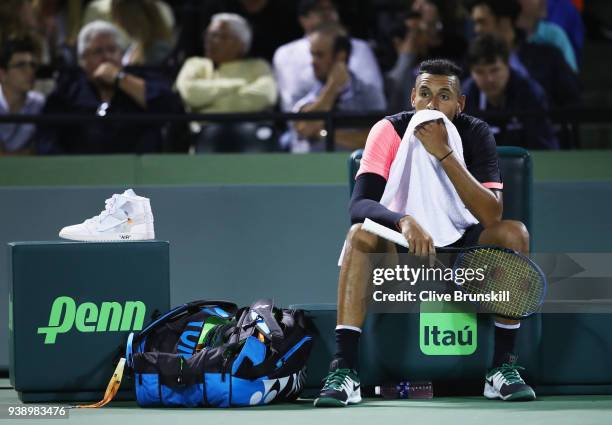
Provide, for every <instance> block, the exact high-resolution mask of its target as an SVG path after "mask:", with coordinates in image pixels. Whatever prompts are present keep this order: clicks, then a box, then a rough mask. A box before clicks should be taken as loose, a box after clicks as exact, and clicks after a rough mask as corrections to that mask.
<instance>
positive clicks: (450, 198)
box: [380, 110, 478, 246]
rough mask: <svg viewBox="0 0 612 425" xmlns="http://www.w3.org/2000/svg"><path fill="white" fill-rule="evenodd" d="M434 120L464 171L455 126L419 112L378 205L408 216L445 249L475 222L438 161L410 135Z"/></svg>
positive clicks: (436, 114)
mask: <svg viewBox="0 0 612 425" xmlns="http://www.w3.org/2000/svg"><path fill="white" fill-rule="evenodd" d="M438 119H443V120H444V124H445V125H446V132H447V133H448V144H449V146H450V148H451V149H452V150H453V151H454V155H455V157H456V158H457V159H458V160H459V161H460V162H461V164H462V165H463V166H464V167H465V161H464V159H463V144H462V143H461V137H460V136H459V132H458V131H457V128H456V127H455V125H454V124H453V123H452V122H451V121H450V120H449V119H448V118H446V115H444V114H443V113H442V112H440V111H432V110H424V111H419V112H417V113H415V114H414V116H413V117H412V119H411V120H410V123H409V124H408V128H407V129H406V133H405V134H404V137H403V138H402V142H401V144H400V146H399V149H398V152H397V155H396V156H395V159H394V160H393V163H392V164H391V170H390V172H389V179H388V180H387V185H386V186H385V191H384V193H383V195H382V198H381V200H380V203H381V205H383V206H385V207H387V208H388V209H389V210H391V211H396V212H399V213H402V214H407V215H411V216H412V217H414V218H415V220H416V221H417V222H418V223H419V224H420V225H421V226H422V227H423V228H424V229H425V230H426V231H427V232H429V234H430V235H431V237H432V238H433V241H434V245H435V246H446V245H449V244H451V243H453V242H455V241H457V240H458V239H459V238H461V236H462V235H463V233H464V232H465V229H466V228H468V227H469V226H471V225H473V224H476V223H478V220H476V218H475V217H474V216H473V215H472V213H471V212H470V211H469V210H468V209H467V208H466V207H465V205H464V204H463V201H462V200H461V198H460V197H459V194H458V193H457V190H455V187H454V186H453V184H452V183H451V181H450V179H449V178H448V176H447V175H446V172H445V171H444V169H443V168H442V164H441V163H440V161H438V159H437V158H435V157H434V156H433V155H431V154H430V153H428V152H427V151H426V150H425V147H424V146H423V144H422V143H421V141H420V140H419V139H418V138H417V137H416V136H415V135H414V129H415V128H416V126H418V125H419V124H422V123H424V122H427V121H432V120H438Z"/></svg>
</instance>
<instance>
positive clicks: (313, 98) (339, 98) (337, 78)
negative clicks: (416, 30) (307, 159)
mask: <svg viewBox="0 0 612 425" xmlns="http://www.w3.org/2000/svg"><path fill="white" fill-rule="evenodd" d="M308 39H309V41H310V52H311V55H312V69H313V74H314V75H315V78H316V79H317V81H316V84H315V86H314V87H313V88H312V89H311V91H310V92H309V93H308V94H307V95H306V96H304V97H303V98H302V99H301V100H299V101H298V102H297V103H296V105H295V107H294V112H323V111H331V110H337V111H356V112H365V111H384V110H385V108H386V103H385V98H384V95H383V91H382V89H381V88H380V87H377V86H375V85H373V84H370V83H367V82H366V81H364V80H362V79H360V78H359V77H358V76H357V75H356V74H355V73H353V72H352V71H350V70H349V65H348V63H349V61H350V56H351V40H350V38H349V37H348V36H347V34H346V32H344V30H343V29H342V28H341V27H340V26H339V25H338V24H334V23H328V24H322V26H320V27H318V28H317V29H316V30H314V31H312V32H311V33H310V35H309V37H308ZM294 128H295V133H294V134H295V137H294V138H293V140H292V141H291V146H290V148H291V150H292V151H293V152H310V151H321V150H323V149H324V146H325V138H324V136H325V134H326V133H325V131H324V128H325V126H324V123H323V122H322V121H299V122H296V123H295V124H294ZM367 133H368V132H367V130H365V131H364V130H352V129H342V130H337V131H336V133H335V139H336V145H337V146H339V147H341V148H344V149H351V150H352V149H355V148H359V147H363V146H364V144H365V140H366V138H367Z"/></svg>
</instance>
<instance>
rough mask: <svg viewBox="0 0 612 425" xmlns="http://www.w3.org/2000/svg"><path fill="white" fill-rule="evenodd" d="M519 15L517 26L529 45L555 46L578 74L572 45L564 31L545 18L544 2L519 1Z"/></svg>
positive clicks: (536, 0)
mask: <svg viewBox="0 0 612 425" xmlns="http://www.w3.org/2000/svg"><path fill="white" fill-rule="evenodd" d="M520 4H521V14H520V15H519V18H518V21H517V26H518V27H519V28H520V29H522V30H523V31H525V34H526V35H527V41H528V42H530V43H543V44H549V45H551V46H555V47H556V48H557V49H559V51H560V52H561V53H562V54H563V58H564V59H565V61H566V62H567V64H568V65H569V66H570V68H572V70H573V71H574V72H578V61H577V60H576V53H575V51H574V47H572V43H571V42H570V40H569V38H568V36H567V34H566V33H565V30H563V28H561V27H560V26H559V25H557V24H555V23H554V22H549V21H546V20H544V18H545V17H546V1H545V0H520Z"/></svg>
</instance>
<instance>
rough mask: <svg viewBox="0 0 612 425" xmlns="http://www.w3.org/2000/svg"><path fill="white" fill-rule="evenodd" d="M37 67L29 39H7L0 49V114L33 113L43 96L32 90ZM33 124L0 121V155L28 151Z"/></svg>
mask: <svg viewBox="0 0 612 425" xmlns="http://www.w3.org/2000/svg"><path fill="white" fill-rule="evenodd" d="M37 68H38V60H37V49H36V46H35V44H34V42H33V41H32V40H31V39H29V38H16V39H10V40H8V41H7V42H6V43H5V44H4V45H3V46H2V49H1V51H0V115H7V114H24V115H36V114H38V113H39V112H40V110H41V109H42V107H43V105H44V102H45V99H44V97H43V95H42V94H40V93H38V92H35V91H33V90H32V88H33V87H34V80H35V78H36V69H37ZM35 130H36V128H35V126H34V125H33V124H27V123H26V124H20V123H6V124H4V123H2V124H0V155H15V154H27V153H30V151H31V145H32V139H33V136H34V132H35Z"/></svg>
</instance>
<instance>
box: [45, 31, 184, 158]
mask: <svg viewBox="0 0 612 425" xmlns="http://www.w3.org/2000/svg"><path fill="white" fill-rule="evenodd" d="M77 54H78V58H79V65H80V67H79V69H77V70H76V71H73V72H64V73H63V75H61V76H60V77H59V78H58V82H57V86H56V88H55V90H54V91H53V93H51V94H50V95H49V98H48V100H47V104H46V105H45V108H44V110H43V113H45V114H66V113H71V114H75V115H76V116H75V120H74V122H71V123H69V124H57V123H56V124H48V125H44V126H41V131H40V137H39V138H38V140H37V143H38V146H37V147H38V151H39V153H43V154H56V153H60V154H89V153H94V154H95V153H147V152H159V151H161V150H162V148H163V147H164V139H163V137H162V126H163V125H164V123H152V122H148V123H146V124H143V123H141V122H133V121H132V122H130V121H123V120H105V119H104V118H105V117H108V116H116V115H128V114H129V115H138V114H147V113H177V112H182V110H183V109H182V106H181V104H180V99H179V98H178V96H177V95H176V94H175V93H173V92H172V90H171V87H170V82H169V81H166V80H165V79H163V78H161V76H160V75H159V74H158V73H156V72H153V71H152V70H150V69H149V70H147V69H142V68H141V69H137V68H131V69H130V68H125V69H123V68H122V67H121V55H122V48H121V44H120V35H119V32H118V30H117V28H116V27H115V26H114V25H112V24H110V23H108V22H103V21H94V22H91V23H89V24H87V25H86V26H84V27H83V28H82V29H81V31H80V33H79V37H78V44H77ZM79 115H80V116H85V117H88V116H89V117H92V116H98V117H99V118H100V119H98V120H95V121H90V120H82V121H79Z"/></svg>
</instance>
